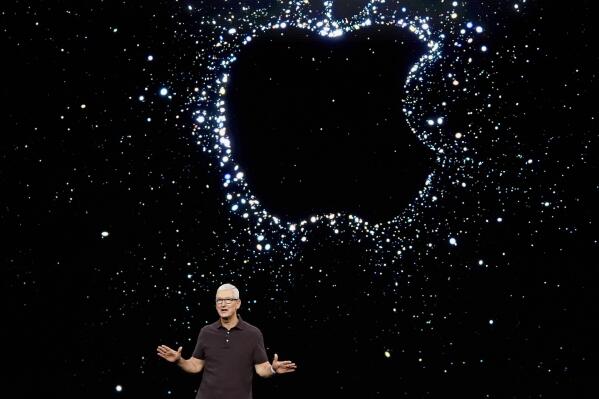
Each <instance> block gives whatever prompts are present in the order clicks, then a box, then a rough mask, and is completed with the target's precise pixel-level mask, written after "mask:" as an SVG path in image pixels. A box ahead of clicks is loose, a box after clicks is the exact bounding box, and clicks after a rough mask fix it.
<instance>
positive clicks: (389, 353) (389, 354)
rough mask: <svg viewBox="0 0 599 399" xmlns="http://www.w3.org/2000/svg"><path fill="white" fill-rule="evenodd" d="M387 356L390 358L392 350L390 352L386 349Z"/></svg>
mask: <svg viewBox="0 0 599 399" xmlns="http://www.w3.org/2000/svg"><path fill="white" fill-rule="evenodd" d="M385 357H386V358H390V357H391V352H389V351H388V350H387V351H385Z"/></svg>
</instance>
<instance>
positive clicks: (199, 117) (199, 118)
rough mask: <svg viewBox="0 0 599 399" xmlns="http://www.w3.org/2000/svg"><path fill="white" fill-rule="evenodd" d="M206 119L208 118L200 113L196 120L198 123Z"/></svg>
mask: <svg viewBox="0 0 599 399" xmlns="http://www.w3.org/2000/svg"><path fill="white" fill-rule="evenodd" d="M205 120H206V118H204V117H203V116H202V115H200V116H198V117H197V118H196V121H198V123H204V121H205Z"/></svg>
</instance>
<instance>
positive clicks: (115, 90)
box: [0, 0, 599, 398]
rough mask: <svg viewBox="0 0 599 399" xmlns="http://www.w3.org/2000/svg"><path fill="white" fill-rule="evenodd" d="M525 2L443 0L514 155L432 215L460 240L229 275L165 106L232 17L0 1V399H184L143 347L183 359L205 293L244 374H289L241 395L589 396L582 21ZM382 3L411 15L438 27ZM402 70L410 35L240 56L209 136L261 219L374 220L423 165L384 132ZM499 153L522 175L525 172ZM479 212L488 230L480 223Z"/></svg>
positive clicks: (592, 112) (235, 230) (229, 255)
mask: <svg viewBox="0 0 599 399" xmlns="http://www.w3.org/2000/svg"><path fill="white" fill-rule="evenodd" d="M546 3H547V2H526V4H523V3H518V4H520V5H521V11H520V12H518V13H516V12H514V11H513V4H512V2H488V3H485V2H477V3H476V4H474V3H472V4H470V3H465V5H464V7H463V8H464V10H465V12H466V13H469V14H470V15H471V17H472V19H473V20H476V21H479V22H480V23H481V24H482V25H483V26H485V31H486V33H485V34H486V35H487V38H488V43H489V46H490V47H491V48H496V49H498V50H499V53H498V54H496V55H495V58H494V60H495V61H494V62H495V66H494V68H495V73H496V74H495V77H494V81H493V82H494V84H495V85H498V88H499V91H500V92H501V93H502V101H501V102H500V104H498V105H499V109H500V111H499V115H500V117H501V120H502V121H505V122H507V123H509V126H510V130H509V131H510V132H512V133H514V135H513V136H510V137H501V136H499V137H497V138H496V139H494V140H492V144H493V145H491V141H490V144H489V145H488V146H486V147H485V146H483V147H481V148H480V149H479V152H480V154H482V157H483V158H485V159H488V160H489V163H492V162H495V163H497V164H498V165H499V169H501V170H502V171H503V172H504V173H501V174H500V175H498V174H493V175H488V176H485V174H484V173H482V174H480V175H477V176H476V179H478V180H479V181H478V183H480V184H475V185H474V186H473V187H474V188H473V189H472V190H471V191H470V192H468V193H467V194H464V195H463V196H456V197H451V198H450V199H448V200H446V204H445V206H444V207H443V208H439V209H437V210H436V212H438V214H437V215H436V217H437V218H439V219H441V220H447V221H448V224H449V225H450V226H449V227H448V228H447V230H452V231H459V232H461V233H463V235H464V236H465V237H468V239H465V240H463V243H462V241H460V245H459V246H458V247H457V248H448V246H447V245H446V244H445V243H446V242H447V237H442V239H443V244H442V245H436V246H435V247H434V248H433V249H427V247H426V243H427V242H425V241H424V239H422V240H421V241H422V242H419V240H418V239H415V243H416V244H415V247H414V249H413V251H407V252H406V255H405V256H404V257H402V258H401V259H399V260H397V259H396V258H393V257H391V256H389V257H388V258H386V255H385V254H378V255H377V250H378V249H379V246H377V244H376V242H373V241H371V240H363V241H361V240H357V239H356V238H355V237H353V236H351V235H349V234H348V235H343V234H342V238H340V239H334V240H333V239H330V237H329V236H328V233H326V232H324V231H318V230H317V231H315V232H314V234H313V235H312V236H311V238H310V240H309V243H308V244H307V245H305V246H304V247H302V249H301V251H302V252H301V254H300V255H299V256H297V255H296V256H293V257H291V256H288V254H286V253H285V251H281V252H276V253H275V252H273V254H272V255H268V256H267V257H254V255H252V251H253V248H254V246H253V245H254V244H252V243H250V242H249V240H247V241H244V240H240V239H239V237H240V236H241V235H243V232H244V231H245V229H246V228H247V226H246V225H245V224H244V222H242V221H240V220H239V219H237V218H236V217H232V216H231V215H230V214H229V211H228V208H227V206H226V205H225V204H224V201H223V196H224V194H223V191H222V190H221V189H220V188H219V187H220V184H221V181H220V176H219V175H218V171H217V170H216V168H215V167H214V166H213V165H212V162H213V160H212V159H211V158H210V157H209V156H208V155H207V154H205V153H202V151H200V149H199V148H198V146H196V145H195V144H194V142H195V139H194V138H193V137H192V136H191V125H192V123H191V122H192V119H191V111H190V109H189V104H187V103H186V99H187V98H188V96H189V94H190V93H191V92H192V91H193V87H195V86H196V85H197V84H198V82H200V81H201V73H202V71H201V65H200V63H199V61H198V59H197V58H196V56H197V55H198V53H200V55H202V54H205V53H201V51H200V49H202V48H205V47H203V45H204V42H203V39H202V36H201V34H199V33H198V32H199V31H198V26H197V16H198V15H201V16H206V15H214V16H215V17H218V16H222V15H224V13H226V12H228V11H231V12H240V11H239V10H240V9H241V3H233V2H231V1H229V2H224V1H222V2H221V1H219V2H216V1H214V2H204V3H202V2H190V3H189V4H191V5H193V7H194V8H195V9H196V10H199V11H197V13H196V14H189V13H186V8H187V3H185V4H183V3H181V2H175V1H160V2H152V4H150V3H149V2H141V1H138V2H134V1H132V2H128V1H127V2H125V1H122V2H117V1H114V2H106V1H104V2H102V1H97V2H75V1H50V2H41V1H40V2H34V3H32V2H20V1H17V2H15V3H14V4H10V5H3V6H2V9H3V11H2V13H1V15H0V21H1V27H2V31H3V32H2V38H1V40H2V49H3V57H2V66H3V68H2V70H3V77H4V79H3V83H2V85H1V90H2V102H3V105H2V115H3V128H2V134H1V138H0V140H1V145H2V147H1V149H2V151H1V152H0V183H1V193H2V195H1V197H0V198H2V199H1V200H0V206H1V208H0V209H1V210H0V222H1V225H2V230H1V231H2V236H1V237H0V238H1V243H2V251H1V258H0V259H1V266H2V297H3V299H2V304H3V311H2V315H3V321H2V331H3V335H4V334H6V335H5V340H4V352H5V355H4V356H3V360H4V363H5V369H6V370H7V372H5V379H6V383H5V384H4V387H3V391H4V392H6V394H7V395H9V396H7V397H15V396H16V397H26V396H29V395H34V394H35V395H46V396H48V397H88V398H91V397H102V398H106V397H115V398H117V397H142V396H146V397H160V398H163V397H176V398H191V397H193V395H194V391H195V389H196V388H197V386H198V385H199V381H200V379H199V377H198V376H190V375H183V373H182V372H180V371H179V370H177V369H176V368H175V367H173V366H172V365H169V364H166V362H164V361H162V360H161V359H158V358H157V356H156V355H155V347H156V346H157V345H158V344H160V343H165V344H168V345H171V346H173V347H176V346H178V345H183V346H184V355H185V356H189V355H190V354H191V350H192V348H193V345H194V343H195V339H196V337H197V333H198V331H199V328H201V326H203V325H204V324H205V323H207V322H211V321H213V320H214V319H215V316H216V313H215V311H214V309H213V308H212V306H213V302H212V300H213V295H214V290H215V289H216V288H217V287H218V285H220V284H221V283H224V282H232V283H234V284H236V285H237V286H238V287H239V288H240V290H241V292H242V299H243V301H244V302H243V305H242V309H241V314H242V316H243V317H244V319H245V320H247V321H249V322H251V323H253V324H255V325H257V326H259V327H260V328H261V329H262V331H263V333H264V336H265V340H266V345H267V351H268V353H269V356H272V355H273V354H274V353H275V352H276V353H278V354H279V356H280V358H284V359H287V358H289V359H292V360H294V361H296V362H297V363H298V365H299V369H298V371H297V372H296V373H295V374H293V375H287V376H280V377H276V379H274V380H267V381H263V380H259V379H256V380H255V382H254V397H256V398H268V397H285V396H286V397H291V398H300V397H301V398H303V397H306V396H308V395H310V396H314V397H327V396H330V395H335V396H339V395H352V396H354V395H357V396H358V397H364V398H370V397H373V398H374V397H379V398H395V397H418V398H420V397H430V398H438V397H447V396H458V395H459V396H460V397H473V398H474V397H475V398H481V397H495V398H504V397H517V398H530V397H556V398H562V397H574V398H579V397H580V398H582V397H589V398H590V397H596V395H597V389H596V387H595V386H594V385H593V377H594V376H595V374H596V373H593V372H592V370H594V369H595V367H594V366H595V364H596V361H597V352H596V348H595V342H594V340H595V339H596V337H597V336H598V334H597V333H598V331H597V327H596V326H595V324H596V320H597V311H596V308H595V306H596V303H597V299H598V298H597V288H598V287H597V277H598V273H597V266H598V262H597V255H598V241H597V240H598V237H597V230H596V227H595V223H596V222H597V219H596V210H597V203H598V200H599V198H598V192H599V181H598V174H597V166H598V163H597V155H598V154H597V130H596V120H597V112H596V109H595V105H596V104H597V98H596V83H597V77H596V73H597V70H598V69H597V46H596V42H595V41H594V40H593V39H592V38H593V37H595V36H596V28H595V27H594V24H595V19H596V15H597V14H596V13H595V10H594V9H593V8H592V7H591V4H592V2H590V1H580V0H578V1H573V2H568V3H567V5H563V4H558V3H555V4H553V3H552V4H546ZM244 4H245V5H248V6H249V7H258V6H264V7H272V8H271V10H276V9H277V5H276V3H274V2H273V3H272V4H270V3H268V2H261V3H257V2H246V3H244ZM405 4H407V6H408V7H410V8H411V9H413V10H416V13H417V14H420V15H431V16H432V17H433V18H434V17H435V16H436V15H440V14H441V13H442V12H443V10H446V9H447V5H446V4H441V3H440V2H407V3H405ZM360 5H361V2H359V1H355V2H347V3H344V4H342V5H341V6H338V5H337V6H336V8H335V10H336V12H338V13H340V15H344V13H345V14H348V15H349V14H351V13H352V12H354V10H356V9H357V7H359V6H360ZM367 38H368V39H367ZM195 40H198V44H195ZM373 43H374V44H373ZM372 47H374V48H375V49H376V51H375V53H374V54H372V53H371V52H369V49H371V48H372ZM150 54H151V55H153V56H154V60H153V61H151V62H149V61H148V60H147V56H148V55H150ZM418 56H419V44H418V43H415V42H413V41H411V38H410V37H409V36H405V35H404V36H402V35H399V36H398V35H397V34H394V33H393V32H390V31H386V30H377V31H374V32H371V33H370V34H367V35H364V36H360V35H356V36H355V37H348V38H347V40H344V41H343V42H341V43H339V44H337V45H335V46H333V47H332V48H331V47H328V46H327V45H325V44H324V43H322V42H319V39H317V38H316V37H306V36H305V35H304V34H302V33H298V32H293V31H290V32H289V33H288V34H287V36H285V37H280V36H277V35H272V36H266V37H265V38H263V39H261V40H257V41H256V42H255V43H254V47H252V48H251V49H249V50H248V51H247V53H246V54H244V56H243V57H240V59H239V62H238V63H237V64H236V65H235V66H234V68H233V71H232V81H231V87H232V90H231V93H230V103H231V104H230V106H231V109H230V112H231V115H233V116H232V121H231V124H232V126H233V127H234V129H233V130H235V131H236V132H237V135H234V136H233V139H234V141H235V142H236V143H238V144H237V146H238V148H239V153H238V158H239V162H240V163H241V164H242V165H244V166H245V168H246V170H247V171H248V173H247V174H248V180H249V182H250V184H252V187H254V188H255V193H256V194H257V196H258V197H259V198H261V199H262V200H263V202H264V204H266V206H267V208H268V209H271V210H273V212H274V213H276V214H280V215H283V216H288V217H305V216H307V215H310V214H313V213H314V212H323V211H324V212H327V211H331V210H335V211H337V210H338V211H345V212H354V213H356V214H359V215H362V216H363V217H365V218H367V219H368V220H374V221H384V220H388V219H389V218H391V217H393V215H396V214H397V213H398V212H399V211H401V209H403V208H404V207H405V206H406V205H407V204H408V203H409V201H410V200H411V198H412V197H413V194H414V193H415V192H416V191H417V190H418V189H419V188H420V183H421V182H422V180H423V178H424V176H426V174H427V173H428V172H427V171H428V170H429V168H430V166H431V163H432V162H433V159H432V157H430V155H429V154H428V150H427V149H426V148H425V147H424V146H422V145H421V144H420V143H419V142H418V140H416V138H415V137H414V136H413V135H412V133H411V132H410V131H409V130H408V128H407V126H406V125H405V119H404V117H403V114H402V112H401V107H402V106H401V98H402V84H403V81H404V79H405V74H406V71H407V69H408V68H409V67H410V65H411V64H412V63H413V62H414V60H415V59H417V57H418ZM313 57H314V58H316V59H319V60H321V62H320V63H317V64H318V65H317V66H310V65H313V64H310V62H311V61H310V60H311V59H312V58H313ZM200 58H201V57H200ZM348 58H349V59H351V62H349V64H348V63H347V59H348ZM290 76H293V78H290ZM162 87H168V88H169V91H170V93H172V94H173V96H172V98H171V99H168V98H165V97H162V96H160V95H159V94H158V93H159V91H160V89H161V88H162ZM325 88H326V89H325ZM369 92H370V94H368V93H369ZM140 95H143V96H144V101H140V100H139V99H138V97H139V96H140ZM273 98H274V99H275V101H270V102H269V100H272V99H273ZM331 99H336V101H335V102H334V103H333V102H331ZM266 102H269V104H270V105H269V106H268V107H267V108H268V111H267V112H264V107H265V105H264V104H265V103H266ZM82 104H85V107H84V108H83V107H82ZM489 117H490V118H491V117H493V118H495V117H498V114H497V113H494V114H493V116H489ZM148 118H150V120H149V121H148ZM377 124H378V125H377ZM321 128H322V130H321ZM281 131H285V132H286V133H287V134H286V135H284V136H283V135H280V134H278V133H277V132H281ZM390 132H393V134H390ZM373 134H376V135H380V136H381V137H382V139H381V140H382V141H377V142H373V140H371V137H372V135H373ZM504 143H505V144H504ZM519 153H522V154H524V155H523V156H524V158H523V160H524V161H525V160H526V159H527V158H529V157H530V158H531V159H534V160H535V162H539V166H538V167H536V168H535V170H534V173H531V174H528V175H523V174H522V173H521V169H520V166H519V164H517V162H519V161H517V160H518V159H519V158H518V157H516V156H515V155H517V154H519ZM506 192H507V193H508V194H506ZM452 193H454V192H453V191H452ZM545 202H549V203H550V206H545V205H544V203H545ZM445 213H447V214H448V215H451V217H446V216H445ZM498 214H500V215H502V217H503V219H504V222H503V223H502V224H500V225H492V224H489V223H488V221H487V222H485V218H486V216H485V215H498ZM102 232H108V235H107V236H105V237H103V236H102ZM240 232H241V233H240ZM439 235H440V236H443V233H439ZM391 259H393V261H391ZM244 260H247V262H244ZM479 261H482V264H481V263H480V262H479ZM273 270H274V271H273ZM398 276H399V277H398ZM390 281H397V284H398V286H397V288H396V289H394V290H389V289H388V286H389V285H390ZM491 321H492V323H491ZM386 351H387V353H388V354H389V355H390V356H389V357H387V356H385V352H386ZM117 386H121V387H122V391H118V390H117V389H116V387H117Z"/></svg>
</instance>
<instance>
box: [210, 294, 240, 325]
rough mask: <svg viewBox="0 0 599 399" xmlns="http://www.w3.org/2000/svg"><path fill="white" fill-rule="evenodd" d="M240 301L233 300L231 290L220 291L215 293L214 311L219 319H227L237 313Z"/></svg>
mask: <svg viewBox="0 0 599 399" xmlns="http://www.w3.org/2000/svg"><path fill="white" fill-rule="evenodd" d="M239 306H241V301H240V300H239V299H235V296H234V295H233V290H221V291H218V292H217V293H216V311H217V312H218V315H219V316H220V317H221V318H225V319H226V318H229V317H231V316H233V315H234V314H235V313H237V309H239Z"/></svg>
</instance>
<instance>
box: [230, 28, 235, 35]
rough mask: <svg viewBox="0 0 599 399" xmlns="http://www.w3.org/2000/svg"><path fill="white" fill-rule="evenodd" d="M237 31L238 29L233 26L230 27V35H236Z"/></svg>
mask: <svg viewBox="0 0 599 399" xmlns="http://www.w3.org/2000/svg"><path fill="white" fill-rule="evenodd" d="M236 32H237V29H235V28H231V29H229V35H234V34H235V33H236Z"/></svg>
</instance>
